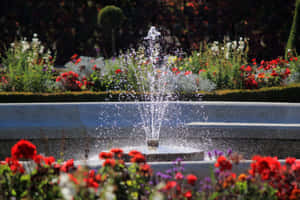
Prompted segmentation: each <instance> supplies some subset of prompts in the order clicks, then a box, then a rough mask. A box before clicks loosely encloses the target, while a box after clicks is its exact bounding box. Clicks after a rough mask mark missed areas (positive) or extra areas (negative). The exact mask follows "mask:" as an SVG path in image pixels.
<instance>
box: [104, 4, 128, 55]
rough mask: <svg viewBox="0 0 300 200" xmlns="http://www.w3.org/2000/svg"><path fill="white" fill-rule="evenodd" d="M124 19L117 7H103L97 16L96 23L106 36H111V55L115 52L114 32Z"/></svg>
mask: <svg viewBox="0 0 300 200" xmlns="http://www.w3.org/2000/svg"><path fill="white" fill-rule="evenodd" d="M124 19H125V16H124V14H123V11H122V10H121V8H119V7H117V6H113V5H110V6H105V7H104V8H103V9H101V11H100V12H99V14H98V23H99V24H100V25H101V26H102V28H103V31H104V34H105V35H106V36H110V35H111V45H112V52H113V54H114V53H115V52H116V35H115V34H116V31H117V29H118V28H119V27H120V26H121V24H122V21H123V20H124Z"/></svg>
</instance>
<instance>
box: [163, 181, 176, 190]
mask: <svg viewBox="0 0 300 200" xmlns="http://www.w3.org/2000/svg"><path fill="white" fill-rule="evenodd" d="M176 185H177V183H176V181H168V182H167V184H166V185H165V187H164V190H170V189H172V188H174V187H175V186H176Z"/></svg>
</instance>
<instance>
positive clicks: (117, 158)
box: [0, 140, 300, 200]
mask: <svg viewBox="0 0 300 200" xmlns="http://www.w3.org/2000/svg"><path fill="white" fill-rule="evenodd" d="M213 154H214V155H215V158H216V163H215V169H214V170H213V171H212V173H211V175H210V176H208V177H207V178H204V179H203V180H199V178H197V177H196V176H195V175H193V174H185V173H184V166H183V165H182V164H181V162H182V160H181V159H177V160H176V161H175V162H174V166H173V168H172V169H169V170H167V171H166V172H157V173H155V174H154V172H153V170H152V169H151V166H150V165H149V164H147V162H146V159H145V157H144V156H143V155H142V154H141V153H140V152H138V151H135V150H133V151H131V152H129V154H128V155H129V156H130V157H131V163H130V164H128V165H127V164H125V163H124V161H123V159H122V157H123V150H122V149H112V150H111V151H110V152H101V153H100V154H99V158H100V160H102V167H101V168H100V169H99V170H98V171H96V170H93V169H88V168H86V167H85V166H75V165H74V161H73V159H71V160H68V161H66V162H61V161H55V158H53V157H51V156H50V157H45V156H42V155H40V154H38V153H37V151H36V147H35V146H34V145H33V144H32V143H30V142H29V141H26V140H20V141H19V142H18V143H17V144H15V145H14V146H13V147H12V149H11V157H9V158H6V160H5V161H2V162H1V165H0V196H1V199H10V198H13V197H14V198H16V199H75V200H76V199H262V200H263V199H264V200H265V199H285V200H286V199H299V198H300V189H299V180H300V178H299V177H300V173H299V169H300V168H299V166H300V162H299V161H298V160H296V159H295V158H287V159H286V162H285V164H283V165H282V164H280V162H279V161H278V160H277V158H276V157H261V156H254V157H253V159H252V164H251V165H250V166H249V171H248V172H247V173H243V174H235V173H233V172H232V171H231V170H232V165H235V164H238V163H239V161H240V160H241V157H240V156H239V155H237V154H234V153H232V152H230V151H229V152H227V153H226V155H225V154H224V153H221V152H217V151H215V152H214V153H213ZM209 156H212V153H209ZM20 160H27V161H29V162H30V163H31V165H30V166H31V167H27V168H26V170H25V168H24V166H23V165H22V162H21V161H20ZM27 163H28V162H27Z"/></svg>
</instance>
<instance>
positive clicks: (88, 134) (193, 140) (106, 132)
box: [0, 102, 300, 158]
mask: <svg viewBox="0 0 300 200" xmlns="http://www.w3.org/2000/svg"><path fill="white" fill-rule="evenodd" d="M139 104H151V103H150V102H126V103H123V102H117V103H115V102H114V103H112V102H100V103H96V102H93V103H22V104H11V103H10V104H0V113H1V116H0V143H1V145H2V146H3V147H4V146H5V145H7V146H8V147H7V149H6V150H4V149H5V148H2V149H3V150H1V151H2V152H0V156H1V157H4V156H7V155H8V154H9V153H10V151H9V148H10V147H11V146H12V144H13V143H14V142H15V141H17V140H19V139H29V140H32V141H33V142H34V143H35V144H36V145H37V146H38V149H39V151H42V152H46V151H49V154H51V155H55V154H58V155H59V151H60V150H61V149H66V151H68V149H69V154H68V155H69V157H71V156H75V155H72V154H74V148H76V153H79V152H87V151H88V152H89V153H94V154H95V153H96V152H100V151H102V150H105V149H108V148H113V147H121V148H126V147H128V146H139V145H142V146H146V138H145V133H144V130H143V128H142V120H141V117H140V115H139V109H138V106H139ZM299 124H300V104H297V103H258V102H249V103H248V102H169V105H168V108H167V110H166V113H165V115H164V121H163V123H162V127H161V134H160V142H159V143H160V144H162V145H171V146H173V147H174V148H176V147H177V146H180V145H181V146H187V147H191V148H195V149H197V150H198V151H200V152H201V151H206V150H208V148H210V149H211V148H220V149H222V148H225V146H223V143H224V142H225V141H226V142H227V141H228V145H227V146H226V148H228V147H231V148H233V149H234V147H237V146H238V148H237V150H238V151H241V152H247V151H246V150H243V148H245V149H249V148H253V151H254V152H253V153H255V150H256V149H257V145H258V144H259V143H261V148H262V150H261V151H262V152H264V150H263V148H265V149H266V148H267V147H268V146H270V148H268V149H267V151H266V152H272V151H274V148H273V147H272V148H271V146H273V145H274V144H275V146H276V147H277V148H276V149H278V152H279V153H284V156H287V155H290V153H294V154H293V155H294V156H297V155H300V148H298V146H299V143H300V135H299V133H300V126H299ZM62 140H63V141H62ZM212 140H213V141H212ZM214 141H216V142H215V143H214ZM211 142H212V143H211ZM268 143H270V144H269V145H268ZM205 145H208V147H204V146H205ZM245 145H246V146H245ZM244 146H245V147H244ZM47 148H48V150H45V149H47ZM93 151H94V152H93ZM259 153H261V152H259ZM295 154H296V155H295ZM65 155H67V153H66V154H65ZM81 157H82V156H81ZM249 157H250V155H249ZM79 158H80V156H79Z"/></svg>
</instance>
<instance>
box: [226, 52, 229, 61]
mask: <svg viewBox="0 0 300 200" xmlns="http://www.w3.org/2000/svg"><path fill="white" fill-rule="evenodd" d="M225 58H226V59H229V51H226V53H225Z"/></svg>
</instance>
